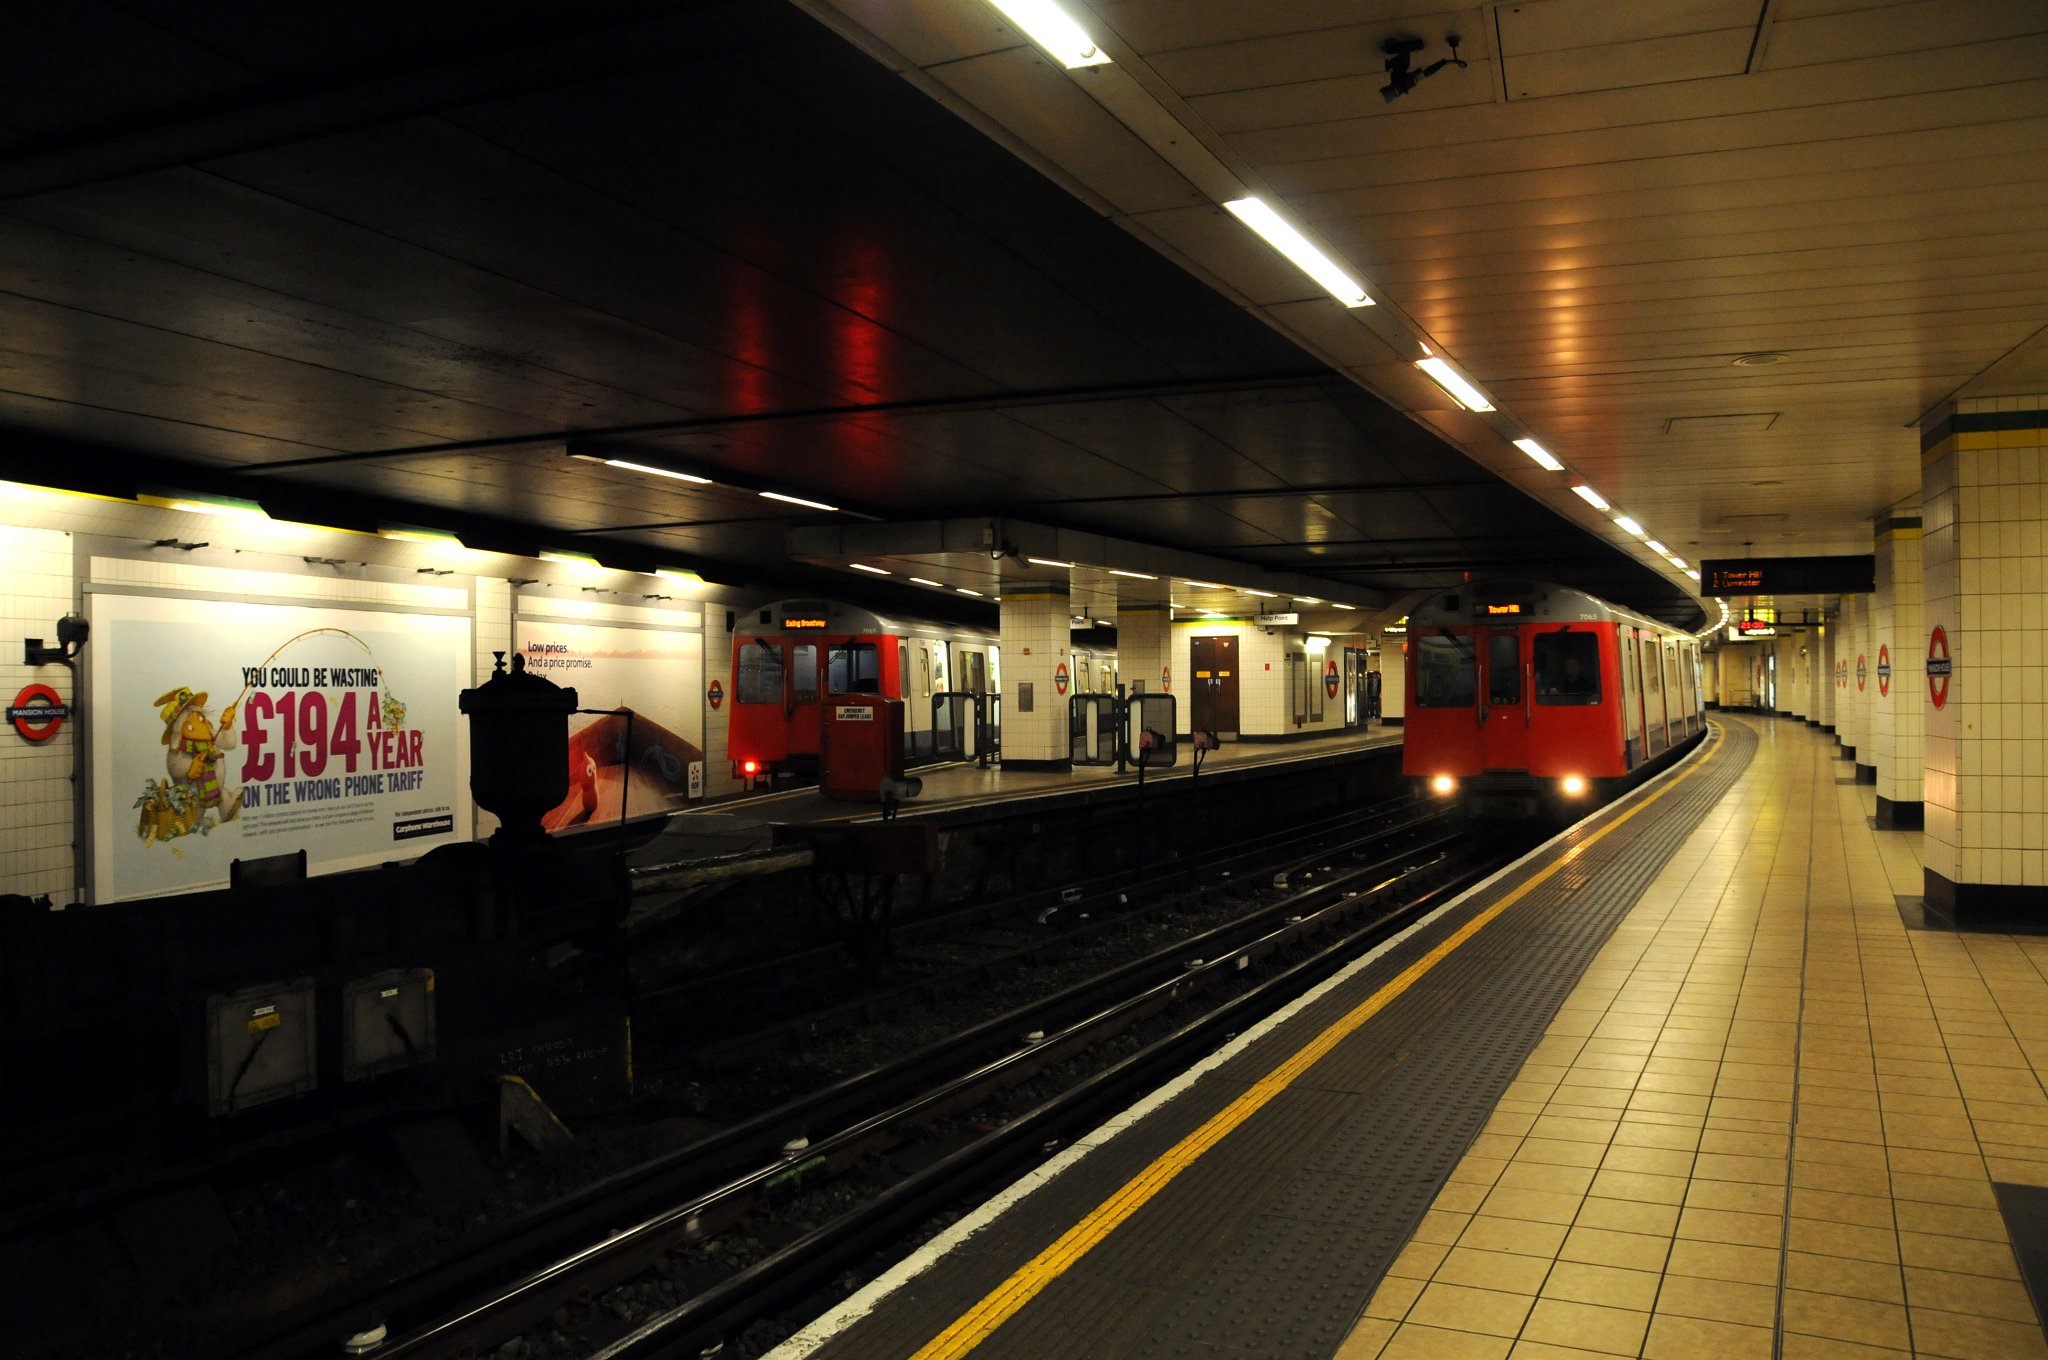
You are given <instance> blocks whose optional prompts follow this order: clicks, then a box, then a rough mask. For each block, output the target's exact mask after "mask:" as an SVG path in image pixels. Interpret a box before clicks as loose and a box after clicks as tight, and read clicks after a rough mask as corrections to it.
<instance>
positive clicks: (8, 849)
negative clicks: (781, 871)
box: [0, 524, 92, 903]
mask: <svg viewBox="0 0 2048 1360" xmlns="http://www.w3.org/2000/svg"><path fill="white" fill-rule="evenodd" d="M78 611H79V602H78V583H77V580H76V574H75V571H74V568H73V565H72V538H71V535H70V534H68V533H63V532H61V531H58V530H54V529H27V528H14V527H9V526H7V525H4V524H0V699H4V700H5V702H7V703H10V704H11V703H13V702H14V696H15V695H17V694H19V693H20V692H21V689H22V687H23V686H24V685H30V684H44V685H48V686H50V687H51V688H52V689H54V690H56V691H57V693H58V694H59V695H61V696H62V697H63V699H64V701H65V702H66V703H68V704H73V705H76V704H78V703H79V701H80V695H79V694H78V692H77V689H76V687H75V685H74V684H73V681H72V674H71V671H70V670H68V669H67V668H65V667H63V666H25V665H23V664H22V641H23V639H25V638H31V637H37V638H41V639H43V641H44V642H45V643H47V644H49V645H52V646H54V645H55V644H56V641H57V620H58V619H59V618H61V617H63V616H64V615H65V614H68V613H75V612H78ZM86 645H87V646H88V647H89V646H91V645H92V644H91V643H90V642H88V643H87V644H86ZM77 737H78V723H77V722H76V721H70V722H66V723H65V724H64V725H63V727H61V728H60V729H59V730H58V732H57V734H56V735H55V736H53V737H51V738H49V739H48V740H46V741H42V742H31V741H28V740H27V739H26V738H24V737H22V736H20V735H18V734H17V733H16V732H15V731H14V729H13V728H12V727H11V726H10V727H5V728H0V893H25V894H27V895H29V896H32V897H33V896H39V895H42V894H45V893H47V894H49V896H50V898H51V900H52V901H54V902H59V903H63V902H70V901H73V900H74V899H75V896H76V894H75V892H74V869H73V859H72V844H71V841H72V829H71V828H72V821H73V817H72V785H71V773H72V768H71V767H72V757H73V755H74V753H75V750H76V748H75V745H74V743H75V742H76V741H77Z"/></svg>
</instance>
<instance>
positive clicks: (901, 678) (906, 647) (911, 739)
mask: <svg viewBox="0 0 2048 1360" xmlns="http://www.w3.org/2000/svg"><path fill="white" fill-rule="evenodd" d="M919 645H920V646H922V645H923V644H922V643H920V644H919ZM914 677H915V673H914V672H913V671H912V670H911V669H910V640H909V639H908V638H898V639H897V640H896V686H895V696H896V697H897V698H898V699H901V700H902V701H903V754H904V755H905V756H906V757H908V756H914V755H916V754H917V748H918V745H919V742H918V730H917V729H918V727H919V722H918V718H919V714H918V710H919V709H920V708H921V707H923V706H922V705H920V704H919V703H918V702H917V698H916V695H917V684H916V680H915V678H914Z"/></svg>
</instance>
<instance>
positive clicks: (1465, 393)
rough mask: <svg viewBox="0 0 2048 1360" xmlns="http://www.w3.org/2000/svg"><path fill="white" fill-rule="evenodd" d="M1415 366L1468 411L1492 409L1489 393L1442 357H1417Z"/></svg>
mask: <svg viewBox="0 0 2048 1360" xmlns="http://www.w3.org/2000/svg"><path fill="white" fill-rule="evenodd" d="M1415 366H1416V367H1417V368H1419V369H1421V370H1422V371H1423V372H1424V373H1427V374H1428V375H1429V377H1430V381H1432V382H1434V383H1435V384H1436V385H1437V386H1438V387H1441V388H1442V389H1443V390H1444V391H1445V392H1446V393H1447V394H1448V395H1449V396H1450V399H1451V400H1452V401H1455V402H1456V403H1458V405H1460V406H1462V407H1464V408H1465V409H1466V410H1468V411H1491V410H1492V409H1493V402H1492V401H1491V400H1490V399H1488V397H1487V395H1486V394H1485V393H1484V392H1482V391H1480V390H1479V389H1478V388H1476V387H1474V386H1473V385H1472V384H1471V383H1470V382H1469V381H1467V380H1466V378H1465V375H1464V374H1462V373H1460V372H1458V370H1457V369H1455V368H1452V367H1451V366H1450V365H1449V364H1447V363H1445V362H1444V361H1443V360H1441V359H1417V360H1416V361H1415Z"/></svg>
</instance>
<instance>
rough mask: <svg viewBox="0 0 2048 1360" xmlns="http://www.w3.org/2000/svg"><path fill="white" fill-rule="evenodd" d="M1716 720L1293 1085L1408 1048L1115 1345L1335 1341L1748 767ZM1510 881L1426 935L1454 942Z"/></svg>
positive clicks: (1174, 1350)
mask: <svg viewBox="0 0 2048 1360" xmlns="http://www.w3.org/2000/svg"><path fill="white" fill-rule="evenodd" d="M1722 730H1723V732H1724V740H1723V744H1722V749H1721V750H1720V751H1719V752H1717V753H1716V754H1715V756H1714V757H1713V758H1712V759H1711V760H1710V761H1709V763H1708V764H1707V765H1706V766H1705V767H1703V768H1701V769H1700V770H1699V771H1698V773H1696V774H1694V775H1693V776H1692V777H1691V778H1690V779H1688V780H1687V781H1686V783H1685V784H1683V785H1681V786H1680V787H1678V788H1677V789H1675V790H1674V791H1673V792H1672V793H1671V794H1669V795H1667V796H1666V797H1665V798H1664V799H1662V800H1661V801H1660V802H1659V803H1658V804H1657V805H1656V807H1655V808H1654V809H1651V810H1648V811H1646V813H1645V814H1644V815H1642V816H1638V817H1636V818H1634V819H1633V820H1631V821H1630V822H1629V824H1628V825H1627V826H1626V827H1623V828H1621V829H1620V830H1618V831H1616V832H1615V833H1614V834H1612V835H1610V836H1608V837H1607V838H1606V839H1605V840H1603V841H1601V842H1600V843H1599V844H1597V845H1595V846H1593V847H1592V848H1591V849H1590V850H1589V851H1588V852H1587V853H1586V854H1585V855H1584V856H1583V857H1581V859H1580V860H1579V861H1577V862H1576V863H1574V864H1573V865H1570V866H1568V867H1567V868H1565V869H1564V870H1562V871H1561V872H1559V873H1557V874H1556V875H1554V876H1552V878H1551V879H1550V880H1549V881H1548V882H1546V883H1544V884H1542V885H1541V886H1540V887H1538V888H1536V889H1535V890H1534V891H1532V892H1531V893H1530V894H1529V895H1528V896H1527V897H1525V898H1524V899H1523V900H1522V901H1520V902H1518V903H1517V904H1516V905H1515V906H1513V907H1511V908H1510V909H1509V910H1508V911H1507V912H1506V913H1505V914H1504V915H1503V916H1502V917H1501V918H1500V919H1499V920H1498V921H1495V922H1494V923H1493V924H1492V925H1490V926H1488V927H1487V928H1486V929H1485V930H1484V931H1482V932H1481V933H1480V934H1479V935H1478V936H1476V937H1474V938H1473V939H1472V940H1470V941H1468V942H1467V943H1466V944H1465V945H1464V946H1463V947H1462V948H1460V949H1459V950H1457V951H1456V952H1455V953H1453V954H1452V955H1451V956H1450V957H1449V958H1447V959H1446V960H1444V962H1443V963H1441V964H1439V965H1438V966H1437V968H1436V969H1435V970H1434V971H1433V972H1432V973H1430V974H1429V975H1428V976H1427V978H1426V979H1425V980H1424V981H1423V983H1421V984H1418V986H1417V987H1415V988H1414V989H1412V990H1411V991H1410V993H1409V994H1408V995H1406V996H1403V997H1402V998H1401V999H1400V1000H1398V1001H1396V1002H1395V1003H1394V1004H1393V1005H1391V1006H1389V1007H1388V1008H1387V1010H1386V1011H1383V1012H1382V1013H1381V1014H1380V1015H1379V1016H1378V1017H1376V1018H1375V1019H1374V1021H1373V1022H1372V1024H1371V1025H1370V1026H1368V1027H1367V1029H1366V1030H1365V1031H1361V1032H1360V1034H1358V1035H1354V1036H1352V1038H1351V1039H1350V1040H1348V1041H1347V1042H1346V1043H1345V1044H1344V1045H1342V1046H1341V1047H1340V1048H1339V1049H1338V1050H1337V1052H1335V1053H1332V1054H1331V1055H1330V1057H1329V1058H1328V1059H1325V1061H1324V1063H1323V1064H1319V1065H1318V1067H1317V1068H1316V1069H1314V1070H1311V1071H1310V1072H1309V1073H1307V1074H1306V1075H1305V1076H1304V1077H1303V1079H1302V1080H1303V1081H1304V1082H1318V1081H1319V1079H1321V1078H1322V1077H1323V1075H1324V1074H1323V1070H1322V1069H1323V1068H1324V1067H1326V1066H1327V1067H1332V1068H1334V1069H1338V1070H1339V1071H1342V1070H1344V1069H1346V1068H1347V1067H1349V1068H1357V1067H1360V1066H1361V1065H1370V1064H1371V1062H1372V1060H1371V1058H1370V1057H1369V1056H1365V1055H1363V1054H1351V1053H1349V1052H1348V1050H1354V1049H1359V1050H1362V1049H1366V1048H1368V1047H1370V1048H1371V1049H1373V1050H1377V1051H1378V1052H1379V1053H1380V1054H1382V1055H1384V1054H1385V1053H1386V1052H1387V1050H1388V1049H1390V1048H1392V1049H1395V1050H1400V1051H1402V1052H1404V1053H1405V1055H1406V1056H1405V1060H1404V1061H1401V1062H1399V1063H1397V1064H1393V1065H1390V1066H1389V1065H1387V1064H1385V1063H1384V1062H1382V1063H1380V1064H1379V1065H1380V1066H1381V1067H1382V1068H1383V1073H1382V1075H1381V1077H1380V1079H1379V1080H1378V1081H1377V1083H1376V1084H1372V1085H1371V1086H1370V1087H1369V1089H1365V1098H1364V1100H1363V1101H1362V1102H1361V1105H1360V1108H1359V1109H1358V1110H1357V1111H1356V1113H1355V1114H1354V1115H1352V1116H1351V1117H1350V1118H1349V1119H1347V1120H1346V1121H1345V1122H1344V1123H1343V1124H1342V1125H1341V1126H1340V1127H1338V1128H1337V1129H1336V1130H1334V1131H1333V1132H1332V1133H1331V1134H1330V1136H1329V1137H1328V1138H1327V1139H1326V1140H1325V1141H1324V1142H1323V1143H1322V1145H1321V1146H1320V1147H1319V1148H1318V1149H1317V1150H1316V1151H1315V1152H1314V1154H1313V1155H1312V1156H1310V1157H1309V1158H1308V1161H1307V1164H1306V1165H1305V1166H1304V1167H1303V1168H1302V1170H1301V1171H1300V1172H1299V1173H1298V1174H1297V1176H1296V1177H1295V1178H1294V1181H1293V1183H1292V1184H1291V1185H1290V1186H1289V1187H1288V1188H1287V1189H1286V1190H1285V1191H1283V1192H1282V1193H1281V1194H1280V1195H1279V1196H1277V1197H1276V1198H1275V1199H1274V1200H1273V1201H1272V1203H1271V1205H1270V1207H1269V1211H1268V1212H1267V1213H1266V1214H1263V1215H1261V1216H1260V1217H1259V1218H1258V1219H1257V1220H1256V1221H1255V1222H1254V1223H1253V1224H1252V1225H1251V1227H1250V1228H1249V1230H1248V1231H1246V1232H1245V1233H1244V1234H1243V1236H1242V1237H1241V1238H1240V1239H1239V1242H1238V1243H1237V1244H1235V1245H1234V1246H1233V1248H1232V1249H1231V1250H1230V1251H1229V1252H1227V1253H1226V1254H1224V1255H1223V1256H1222V1257H1220V1258H1219V1259H1218V1260H1217V1261H1216V1262H1215V1263H1214V1264H1213V1266H1212V1268H1211V1269H1210V1271H1209V1272H1208V1274H1207V1275H1206V1276H1205V1277H1204V1278H1203V1279H1202V1280H1201V1281H1200V1283H1199V1284H1197V1285H1196V1287H1195V1288H1194V1289H1193V1290H1192V1291H1190V1292H1189V1293H1188V1294H1187V1295H1186V1297H1185V1298H1183V1299H1182V1301H1181V1305H1180V1307H1179V1308H1178V1309H1177V1310H1176V1312H1175V1318H1176V1324H1175V1325H1174V1326H1173V1327H1172V1328H1171V1329H1170V1331H1169V1332H1168V1333H1167V1334H1165V1335H1156V1336H1154V1337H1153V1338H1150V1339H1149V1341H1148V1340H1146V1339H1139V1338H1134V1340H1136V1342H1137V1344H1136V1345H1134V1346H1133V1347H1132V1348H1131V1349H1130V1350H1129V1351H1128V1353H1129V1354H1132V1355H1141V1356H1158V1357H1166V1356H1179V1355H1190V1356H1192V1355H1198V1354H1203V1355H1209V1354H1215V1353H1217V1352H1218V1351H1221V1352H1222V1353H1224V1354H1240V1353H1246V1354H1265V1353H1272V1354H1290V1355H1300V1356H1312V1355H1329V1354H1332V1353H1333V1352H1334V1351H1335V1349H1336V1346H1337V1344H1338V1343H1339V1342H1340V1341H1341V1340H1342V1339H1343V1337H1344V1336H1345V1335H1346V1334H1347V1333H1348V1332H1349V1331H1350V1329H1351V1326H1352V1324H1353V1323H1354V1322H1355V1321H1356V1319H1357V1316H1358V1314H1359V1313H1360V1312H1361V1311H1362V1310H1363V1309H1364V1306H1365V1304H1366V1302H1367V1301H1368V1300H1369V1299H1370V1298H1371V1297H1372V1292H1373V1290H1374V1289H1375V1288H1376V1287H1377V1286H1378V1284H1379V1281H1380V1279H1381V1277H1382V1276H1383V1275H1384V1274H1385V1273H1386V1270H1387V1267H1388V1266H1389V1265H1391V1264H1392V1263H1393V1260H1394V1257H1395V1256H1396V1255H1397V1254H1398V1253H1399V1252H1400V1250H1401V1248H1402V1246H1403V1245H1404V1244H1405V1243H1406V1242H1407V1241H1408V1239H1409V1237H1410V1236H1411V1235H1412V1234H1413V1233H1414V1231H1415V1229H1416V1227H1417V1225H1418V1224H1420V1223H1421V1221H1422V1218H1423V1215H1424V1214H1425V1213H1427V1212H1428V1210H1429V1206H1430V1204H1431V1203H1432V1202H1434V1200H1435V1199H1436V1195H1437V1192H1438V1191H1439V1190H1440V1189H1441V1188H1442V1186H1443V1185H1444V1183H1445V1181H1446V1180H1447V1179H1448V1178H1449V1176H1450V1173H1451V1171H1452V1170H1453V1169H1454V1168H1455V1167H1456V1166H1457V1164H1458V1161H1459V1159H1460V1158H1462V1157H1463V1156H1464V1153H1465V1149H1466V1148H1467V1147H1469V1146H1470V1145H1471V1142H1472V1140H1473V1139H1474V1138H1475V1137H1477V1136H1478V1133H1479V1131H1480V1129H1481V1127H1482V1126H1483V1125H1484V1124H1485V1122H1486V1120H1487V1118H1488V1116H1489V1115H1490V1114H1491V1113H1492V1111H1493V1108H1494V1106H1495V1105H1496V1104H1497V1103H1498V1102H1499V1100H1500V1097H1501V1093H1502V1092H1503V1091H1505V1090H1506V1089H1507V1086H1508V1084H1509V1082H1511V1081H1512V1080H1513V1079H1514V1076H1515V1073H1516V1072H1518V1071H1519V1070H1520V1069H1521V1066H1522V1063H1523V1061H1524V1060H1525V1059H1526V1058H1527V1057H1528V1055H1529V1053H1530V1051H1531V1050H1532V1049H1533V1048H1534V1047H1535V1045H1536V1043H1537V1041H1538V1040H1539V1039H1540V1038H1541V1037H1542V1035H1543V1032H1544V1030H1545V1028H1546V1027H1547V1026H1548V1025H1549V1023H1550V1020H1551V1017H1552V1016H1553V1015H1555V1014H1556V1012H1557V1009H1558V1007H1559V1006H1560V1005H1562V1004H1563V1002H1564V999H1565V998H1566V997H1567V996H1569V995H1570V994H1571V991H1572V988H1573V987H1575V986H1576V985H1577V984H1578V980H1579V978H1580V976H1581V975H1582V974H1583V973H1584V972H1585V969H1586V967H1587V965H1588V964H1590V963H1591V962H1592V959H1593V956H1594V954H1595V953H1596V952H1597V951H1598V950H1599V949H1600V947H1601V946H1602V945H1604V944H1605V943H1606V941H1607V939H1608V937H1609V936H1610V935H1611V934H1612V933H1613V932H1614V928H1615V927H1616V926H1617V925H1618V924H1619V923H1620V922H1621V920H1622V918H1623V917H1624V916H1625V915H1626V914H1627V913H1628V910H1629V909H1630V908H1631V907H1633V906H1634V905H1635V903H1636V901H1637V900H1638V899H1639V898H1640V897H1641V896H1642V894H1643V891H1644V890H1645V889H1646V888H1647V887H1648V886H1649V884H1650V883H1651V882H1652V881H1653V880H1654V879H1655V878H1656V876H1657V874H1658V873H1659V872H1661V871H1662V869H1663V867H1664V865H1665V864H1666V863H1667V862H1668V861H1669V859H1670V858H1671V856H1672V854H1673V853H1674V852H1675V851H1676V850H1677V849H1678V847H1679V846H1680V845H1682V844H1683V843H1684V841H1685V838H1686V837H1687V836H1688V835H1689V834H1690V833H1691V832H1692V830H1693V829H1694V828H1695V827H1696V826H1697V825H1698V824H1699V822H1700V821H1701V819H1702V818H1704V817H1705V815H1706V814H1707V812H1708V810H1709V809H1711V808H1712V807H1713V806H1714V805H1715V803H1717V802H1718V801H1719V800H1720V798H1721V797H1722V795H1723V794H1725V793H1726V792H1727V790H1728V789H1729V787H1731V786H1732V785H1733V784H1734V782H1735V780H1736V779H1737V778H1738V777H1739V776H1740V775H1741V773H1742V771H1743V769H1744V768H1745V767H1747V765H1748V764H1749V758H1750V756H1751V754H1752V753H1753V752H1754V750H1755V746H1756V738H1755V735H1754V733H1752V732H1751V731H1750V730H1749V729H1748V728H1746V727H1734V726H1730V727H1725V728H1723V729H1722ZM1612 815H1618V814H1610V818H1603V819H1601V821H1600V822H1596V823H1595V824H1594V825H1593V826H1591V827H1588V828H1587V829H1586V833H1585V834H1586V835H1591V834H1592V833H1593V832H1594V831H1597V830H1598V828H1599V826H1600V825H1602V824H1604V823H1605V822H1606V821H1607V820H1610V819H1611V816H1612ZM1532 872H1533V871H1532ZM1524 877H1526V876H1524ZM1519 881H1521V880H1516V881H1511V882H1506V883H1502V884H1498V885H1496V886H1495V888H1494V889H1493V890H1492V891H1491V892H1489V893H1488V894H1487V895H1486V898H1485V900H1481V901H1475V902H1473V903H1471V904H1470V905H1469V906H1468V907H1467V908H1466V909H1464V910H1462V911H1460V912H1458V913H1453V914H1452V915H1453V916H1455V917H1457V918H1458V919H1455V920H1452V919H1448V918H1447V919H1446V920H1444V921H1440V922H1438V923H1436V924H1437V928H1436V929H1433V930H1432V931H1430V932H1428V933H1429V934H1431V935H1434V936H1437V937H1438V938H1441V937H1442V936H1445V935H1448V934H1450V933H1451V932H1452V931H1454V930H1456V929H1457V928H1458V926H1459V925H1461V924H1462V923H1463V921H1464V920H1465V919H1469V917H1470V916H1471V915H1473V914H1476V913H1477V912H1478V911H1480V910H1482V909H1484V907H1485V906H1486V905H1487V904H1488V903H1489V902H1491V901H1494V900H1498V898H1499V897H1500V896H1503V895H1505V894H1506V893H1507V892H1510V891H1512V890H1513V889H1514V888H1515V887H1516V886H1517V885H1518V882H1519ZM1430 943H1434V941H1430ZM1402 952H1403V954H1404V955H1408V956H1412V952H1413V951H1407V950H1404V951H1402ZM1374 985H1377V984H1374ZM1418 993H1423V995H1420V996H1418V995H1417V994H1418ZM1297 1042H1298V1038H1297ZM1338 1084H1340V1085H1343V1086H1345V1087H1346V1088H1348V1089H1362V1088H1359V1087H1353V1086H1352V1085H1351V1083H1350V1082H1349V1081H1340V1082H1339V1083H1338ZM1290 1338H1291V1339H1292V1341H1291V1343H1290ZM1198 1340H1199V1343H1200V1344H1201V1346H1202V1347H1203V1348H1202V1349H1197V1348H1196V1344H1195V1343H1197V1341H1198Z"/></svg>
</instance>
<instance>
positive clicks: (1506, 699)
mask: <svg viewBox="0 0 2048 1360" xmlns="http://www.w3.org/2000/svg"><path fill="white" fill-rule="evenodd" d="M1486 702H1487V703H1489V704H1519V703H1520V702H1522V635H1521V634H1520V633H1495V634H1493V635H1492V636H1490V637H1488V638H1487V639H1486Z"/></svg>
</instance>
